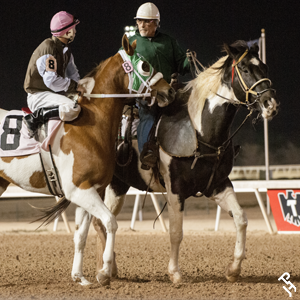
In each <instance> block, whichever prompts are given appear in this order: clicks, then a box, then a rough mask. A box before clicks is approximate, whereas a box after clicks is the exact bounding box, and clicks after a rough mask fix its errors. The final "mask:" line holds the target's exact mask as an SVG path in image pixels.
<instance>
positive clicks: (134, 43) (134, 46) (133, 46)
mask: <svg viewBox="0 0 300 300" xmlns="http://www.w3.org/2000/svg"><path fill="white" fill-rule="evenodd" d="M131 47H132V48H133V49H135V48H136V40H134V41H133V43H132V44H131Z"/></svg>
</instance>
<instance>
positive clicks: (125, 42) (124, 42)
mask: <svg viewBox="0 0 300 300" xmlns="http://www.w3.org/2000/svg"><path fill="white" fill-rule="evenodd" d="M122 47H123V49H124V50H125V52H126V53H127V54H128V55H129V56H132V55H133V54H134V49H135V48H133V47H132V46H131V45H130V43H129V39H128V37H127V35H126V34H124V35H123V38H122Z"/></svg>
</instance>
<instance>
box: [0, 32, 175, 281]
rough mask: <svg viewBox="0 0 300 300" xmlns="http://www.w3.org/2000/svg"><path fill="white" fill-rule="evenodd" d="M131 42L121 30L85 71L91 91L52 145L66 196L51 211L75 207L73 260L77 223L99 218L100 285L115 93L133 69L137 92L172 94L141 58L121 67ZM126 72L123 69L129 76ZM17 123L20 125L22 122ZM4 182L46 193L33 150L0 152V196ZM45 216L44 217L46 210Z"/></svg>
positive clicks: (77, 274)
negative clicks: (114, 48)
mask: <svg viewBox="0 0 300 300" xmlns="http://www.w3.org/2000/svg"><path fill="white" fill-rule="evenodd" d="M135 45H136V44H135V43H133V45H132V46H131V45H130V44H129V41H128V39H127V37H126V36H125V35H124V37H123V39H122V46H123V49H124V51H123V52H122V53H121V52H120V51H119V52H118V53H117V54H116V55H114V56H113V57H110V58H108V59H107V60H105V61H104V62H102V63H101V64H100V65H99V66H98V67H97V68H96V69H95V70H94V71H93V72H91V74H90V76H92V79H93V80H92V82H93V84H92V85H94V87H93V90H92V95H88V96H89V98H87V97H81V98H80V99H79V105H80V106H81V113H80V115H79V117H78V118H77V119H76V120H74V121H72V122H65V123H63V122H62V123H61V125H60V128H59V130H58V132H57V134H56V136H55V138H54V141H53V144H52V153H53V158H54V162H55V165H56V168H57V170H58V174H59V177H60V182H61V187H62V190H63V192H64V195H65V199H67V200H63V201H64V203H60V204H58V206H55V208H54V209H52V210H51V214H52V215H53V214H54V215H55V213H57V211H58V209H59V206H60V208H62V207H63V208H65V207H66V206H67V205H68V204H69V203H70V202H72V203H75V204H76V205H78V206H79V208H78V209H77V218H76V226H77V230H76V232H75V236H74V241H75V244H76V249H75V256H76V257H75V260H77V257H79V259H82V256H83V251H82V250H83V248H84V245H79V246H78V243H77V242H78V241H79V240H81V239H82V237H83V236H86V235H87V233H88V226H85V227H84V230H81V229H82V228H83V227H82V226H81V225H82V223H84V224H85V225H88V224H89V223H90V221H91V216H92V215H93V216H95V217H96V218H98V219H100V220H101V222H102V224H103V225H104V227H105V230H106V232H107V243H106V247H105V251H104V254H103V268H102V270H100V271H99V274H98V275H97V279H98V281H99V282H100V283H103V284H107V283H109V281H110V278H111V275H112V271H113V270H112V267H113V264H112V263H113V261H114V243H115V233H116V231H117V228H118V225H117V222H116V218H115V216H114V215H113V214H112V213H111V211H110V210H109V209H108V208H107V207H106V206H105V205H104V203H103V197H100V195H102V196H103V194H104V191H105V188H106V186H107V185H108V184H109V183H110V182H111V180H112V177H113V173H114V167H115V139H116V137H117V133H118V127H119V124H120V121H121V117H122V111H123V107H124V105H125V104H126V103H128V98H120V97H121V94H122V95H123V96H124V94H127V95H128V94H130V93H131V92H132V91H133V89H132V82H131V81H132V77H130V76H129V75H130V74H132V72H134V73H135V74H136V75H137V76H138V77H139V78H140V79H141V78H144V81H143V80H142V81H143V82H144V83H146V87H145V88H144V89H143V90H141V91H138V92H141V93H143V92H145V90H146V92H148V97H149V92H150V94H151V93H152V92H153V91H154V94H157V95H156V96H157V101H158V104H159V105H162V106H164V105H166V104H167V103H168V102H169V101H173V100H174V95H175V92H174V90H173V89H172V88H171V87H170V85H169V84H168V83H167V82H166V81H165V80H163V79H162V76H161V74H159V73H156V72H155V71H153V72H152V73H151V72H150V70H152V67H151V66H150V65H149V64H148V63H147V62H146V61H144V60H143V59H141V62H139V64H138V66H135V67H133V69H134V70H129V69H130V68H131V67H132V65H131V66H130V65H129V64H128V63H127V65H126V64H125V67H124V59H125V63H126V61H127V60H128V61H129V59H130V58H131V57H132V56H133V55H136V53H135ZM125 52H126V53H125ZM128 61H127V62H128ZM122 65H123V66H122ZM126 68H127V70H126ZM126 72H129V73H128V74H129V75H128V74H127V73H126ZM150 73H151V74H150ZM157 75H158V76H157ZM146 77H148V79H147V80H146V79H145V78H146ZM155 91H156V92H155ZM95 94H96V95H95ZM103 94H110V95H109V96H108V97H109V98H108V99H101V98H99V97H101V95H103ZM112 94H113V95H112ZM106 96H107V95H106ZM132 99H133V98H131V100H130V101H132ZM148 99H149V98H148ZM4 113H5V111H3V110H1V116H2V117H3V116H4ZM22 126H25V125H24V123H23V125H22ZM42 155H43V157H44V160H45V161H44V164H45V168H46V169H51V161H50V158H49V155H48V154H45V152H44V151H42ZM10 183H13V184H15V185H17V186H19V187H21V188H23V189H25V190H28V191H32V192H38V193H43V194H50V193H49V190H48V187H47V185H46V179H45V175H44V172H43V168H42V166H41V162H40V157H39V154H32V155H27V156H16V157H1V158H0V195H1V194H2V193H3V192H4V191H5V190H6V188H7V186H8V185H9V184H10ZM46 217H49V214H48V215H47V216H46ZM82 246H83V247H82ZM72 276H73V279H74V280H80V281H81V280H82V281H83V282H82V283H83V284H84V278H82V269H81V265H78V264H77V267H76V268H75V269H74V268H73V271H72Z"/></svg>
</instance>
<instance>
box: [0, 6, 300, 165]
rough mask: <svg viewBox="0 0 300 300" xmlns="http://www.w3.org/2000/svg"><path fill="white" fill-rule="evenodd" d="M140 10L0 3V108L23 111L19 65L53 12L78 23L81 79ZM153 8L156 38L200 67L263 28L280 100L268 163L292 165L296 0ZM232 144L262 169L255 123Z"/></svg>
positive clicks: (297, 144) (45, 31)
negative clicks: (168, 39) (160, 35)
mask: <svg viewBox="0 0 300 300" xmlns="http://www.w3.org/2000/svg"><path fill="white" fill-rule="evenodd" d="M143 3H144V1H137V0H134V1H132V0H129V1H124V0H122V1H120V0H118V1H114V0H110V1H101V0H97V1H94V0H92V1H90V0H85V1H77V0H70V1H63V0H59V1H51V0H40V1H33V0H26V1H20V0H9V1H1V8H0V17H1V27H2V28H1V40H2V45H1V50H0V51H1V65H0V72H1V73H0V74H1V76H0V78H1V81H0V84H1V92H2V95H1V98H0V99H1V100H0V107H1V108H4V109H8V110H9V109H21V107H24V106H26V93H25V91H24V90H23V81H24V77H25V73H26V70H27V65H28V62H29V59H30V56H31V54H32V52H33V51H34V49H35V48H36V47H37V46H38V45H39V44H40V43H41V42H42V41H43V40H44V39H46V38H47V37H50V36H51V34H50V29H49V24H50V20H51V18H52V16H53V15H54V14H55V13H56V12H58V11H60V10H66V11H68V12H70V13H72V14H75V15H76V16H77V18H78V19H79V20H80V24H79V25H78V26H77V27H76V29H77V35H76V38H75V41H74V42H73V43H72V44H71V48H72V52H73V55H74V58H75V63H76V65H77V67H78V69H79V72H80V75H81V77H83V76H84V75H86V74H87V73H88V72H89V71H90V70H91V69H93V68H94V67H95V66H96V65H97V64H98V63H99V62H100V61H102V60H104V59H106V58H108V57H109V56H112V55H114V54H115V53H116V52H117V51H118V49H119V47H120V46H121V39H122V35H123V32H124V27H125V26H126V25H134V24H135V21H134V19H133V17H135V14H136V11H137V9H138V7H139V6H140V5H141V4H143ZM154 3H155V4H156V5H157V6H158V8H159V10H160V14H161V28H160V31H162V32H164V33H167V34H169V35H171V36H173V37H175V38H176V39H177V40H178V42H179V44H180V46H181V47H182V48H183V49H184V50H186V49H192V50H195V51H196V52H197V58H198V59H199V60H200V61H201V63H202V64H203V65H205V66H207V65H209V64H212V63H213V62H215V61H216V60H217V59H218V58H219V57H221V56H222V55H223V53H221V46H222V44H223V43H232V42H234V41H236V40H239V39H243V40H251V39H257V38H259V37H260V34H261V29H262V28H264V29H265V31H266V49H267V51H266V52H267V65H268V66H269V71H270V74H269V76H270V79H271V80H272V82H273V87H274V88H275V89H276V90H277V98H278V100H279V101H280V111H279V114H278V115H277V116H276V117H275V118H274V119H273V120H272V121H271V122H269V143H270V152H271V154H270V163H271V164H287V163H290V164H299V163H300V158H299V157H300V155H299V153H300V139H299V138H298V135H299V133H300V125H299V119H300V117H299V111H300V109H299V108H300V99H299V96H298V89H299V86H300V82H299V44H300V43H299V40H298V39H299V28H300V26H299V25H300V22H299V21H298V20H299V9H298V4H297V1H269V0H267V1H266V0H260V1H236V0H231V1H228V0H218V1H217V0H209V1H200V0H193V1H191V0H185V1H177V0H173V1H167V0H164V1H155V2H154ZM188 79H189V77H186V78H183V80H188ZM246 114H247V110H246V109H244V108H243V109H241V110H240V111H239V112H238V116H237V118H236V120H235V126H238V125H239V123H240V122H241V121H242V120H243V117H244V116H245V115H246ZM235 143H237V144H241V145H242V147H243V148H242V152H241V155H240V158H239V159H240V164H244V163H245V159H246V158H247V159H248V162H251V164H254V165H258V164H264V154H263V123H262V122H261V123H259V124H257V125H256V127H255V129H254V128H253V126H252V125H251V121H249V122H247V124H246V125H245V126H244V127H243V129H242V130H241V131H240V132H239V133H238V136H237V137H236V138H235ZM298 150H299V151H298ZM237 162H238V161H237ZM237 164H239V163H237Z"/></svg>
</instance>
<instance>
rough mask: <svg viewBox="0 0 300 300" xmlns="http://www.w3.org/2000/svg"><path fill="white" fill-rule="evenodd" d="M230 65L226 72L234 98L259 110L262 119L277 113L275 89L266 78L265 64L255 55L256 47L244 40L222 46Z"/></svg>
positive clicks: (266, 68)
mask: <svg viewBox="0 0 300 300" xmlns="http://www.w3.org/2000/svg"><path fill="white" fill-rule="evenodd" d="M224 49H225V51H226V52H227V54H228V55H229V60H228V61H230V63H231V65H232V67H231V68H230V70H231V72H230V74H228V77H230V80H231V86H232V88H233V91H234V94H235V96H236V97H237V99H238V100H239V101H240V102H241V103H244V104H246V106H247V107H248V108H250V109H255V110H256V111H259V113H260V114H261V115H262V117H263V118H265V119H271V118H272V117H274V116H275V115H276V114H277V109H278V105H279V104H278V103H277V101H276V91H275V90H274V89H273V88H271V85H272V83H271V80H270V79H268V67H267V65H266V64H264V63H263V62H262V61H261V60H260V59H259V57H258V50H259V49H258V46H257V44H254V45H253V46H251V47H250V48H249V47H248V45H247V43H246V42H245V41H237V42H235V43H234V44H232V45H230V46H229V45H227V44H225V45H224Z"/></svg>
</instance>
